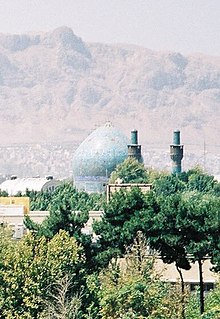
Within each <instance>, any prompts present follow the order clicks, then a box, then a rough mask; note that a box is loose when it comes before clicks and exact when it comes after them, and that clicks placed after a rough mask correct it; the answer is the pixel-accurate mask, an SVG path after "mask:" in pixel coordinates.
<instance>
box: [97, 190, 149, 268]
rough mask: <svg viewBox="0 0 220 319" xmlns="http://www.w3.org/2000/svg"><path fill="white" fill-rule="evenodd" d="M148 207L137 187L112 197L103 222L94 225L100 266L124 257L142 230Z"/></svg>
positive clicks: (106, 207) (105, 210)
mask: <svg viewBox="0 0 220 319" xmlns="http://www.w3.org/2000/svg"><path fill="white" fill-rule="evenodd" d="M147 206H149V204H148V203H147V201H146V200H145V195H144V194H143V193H142V192H141V191H140V189H139V188H136V187H134V188H132V189H131V191H129V192H126V191H124V190H120V191H119V192H116V193H115V194H114V195H113V196H112V198H111V200H110V202H109V204H107V205H106V206H105V207H104V216H103V218H102V220H101V221H100V222H95V223H94V225H93V228H94V231H95V233H96V234H97V235H99V240H98V243H97V246H98V247H99V250H100V253H99V254H98V256H97V260H96V261H97V262H98V263H100V265H102V266H103V267H104V266H106V265H107V264H108V262H109V260H111V258H112V257H117V256H122V255H123V253H124V252H125V247H126V246H127V245H129V244H131V243H132V242H133V241H134V238H135V236H136V233H137V231H138V230H140V219H139V218H140V214H141V211H142V210H143V209H144V208H146V207H147Z"/></svg>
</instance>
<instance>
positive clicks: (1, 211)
mask: <svg viewBox="0 0 220 319" xmlns="http://www.w3.org/2000/svg"><path fill="white" fill-rule="evenodd" d="M29 206H30V204H29V198H28V197H0V224H2V225H7V226H9V227H10V229H11V230H12V232H13V238H14V239H20V238H22V237H23V235H24V234H25V233H27V229H26V228H25V226H24V217H25V216H27V215H28V216H29V217H30V218H31V219H32V220H33V221H34V222H36V223H39V224H41V223H42V221H43V220H44V219H45V218H46V217H47V216H48V215H49V212H48V211H29Z"/></svg>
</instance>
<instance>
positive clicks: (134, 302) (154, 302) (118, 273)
mask: <svg viewBox="0 0 220 319" xmlns="http://www.w3.org/2000/svg"><path fill="white" fill-rule="evenodd" d="M146 249H147V247H146V245H145V242H143V241H142V237H140V236H139V238H138V241H135V243H134V245H132V247H130V249H129V252H128V253H127V254H126V255H125V258H124V259H123V261H121V262H122V263H123V264H121V266H120V267H119V264H118V263H115V264H111V266H110V267H109V268H108V269H107V270H103V272H102V273H101V274H100V276H99V278H100V288H99V290H98V296H99V300H100V314H101V319H118V318H122V319H133V318H135V319H142V318H149V319H153V318H161V319H167V318H171V319H172V318H173V319H174V318H175V319H178V318H181V312H180V307H179V301H180V298H179V293H178V292H177V290H176V288H175V287H174V286H171V285H169V284H167V283H164V282H162V281H161V280H160V276H159V275H158V274H157V273H156V272H155V270H154V258H153V257H151V258H149V257H148V258H146ZM139 256H141V259H140V258H139Z"/></svg>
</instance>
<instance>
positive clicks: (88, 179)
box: [73, 122, 128, 193]
mask: <svg viewBox="0 0 220 319" xmlns="http://www.w3.org/2000/svg"><path fill="white" fill-rule="evenodd" d="M127 145H128V139H127V137H126V136H125V135H124V134H123V133H122V132H121V131H120V130H118V129H117V128H115V127H114V126H112V125H111V123H109V122H108V123H106V124H105V125H104V126H101V127H99V128H98V129H96V130H95V131H93V132H92V133H91V134H90V135H89V136H88V137H87V138H86V139H85V140H84V141H83V142H82V144H80V146H79V147H78V148H77V150H76V151H75V153H74V156H73V182H74V185H75V187H76V188H77V189H79V190H84V191H86V192H88V193H91V192H103V191H104V190H105V187H106V184H107V182H108V179H109V176H110V174H111V173H112V171H113V170H114V169H115V168H116V166H117V165H118V164H120V163H122V162H123V161H124V160H125V159H126V158H127V157H128V147H127Z"/></svg>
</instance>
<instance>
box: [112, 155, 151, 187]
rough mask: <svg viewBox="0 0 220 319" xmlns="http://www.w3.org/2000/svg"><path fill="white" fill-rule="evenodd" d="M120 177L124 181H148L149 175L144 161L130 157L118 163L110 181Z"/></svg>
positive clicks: (113, 181)
mask: <svg viewBox="0 0 220 319" xmlns="http://www.w3.org/2000/svg"><path fill="white" fill-rule="evenodd" d="M117 179H120V180H121V181H122V183H147V181H148V176H147V172H146V170H145V168H144V164H143V163H139V162H138V161H137V160H136V159H132V158H128V159H126V160H125V161H124V162H123V163H121V164H119V165H117V167H116V169H115V170H114V171H113V172H112V174H111V176H110V181H109V182H110V183H115V181H116V180H117Z"/></svg>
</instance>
